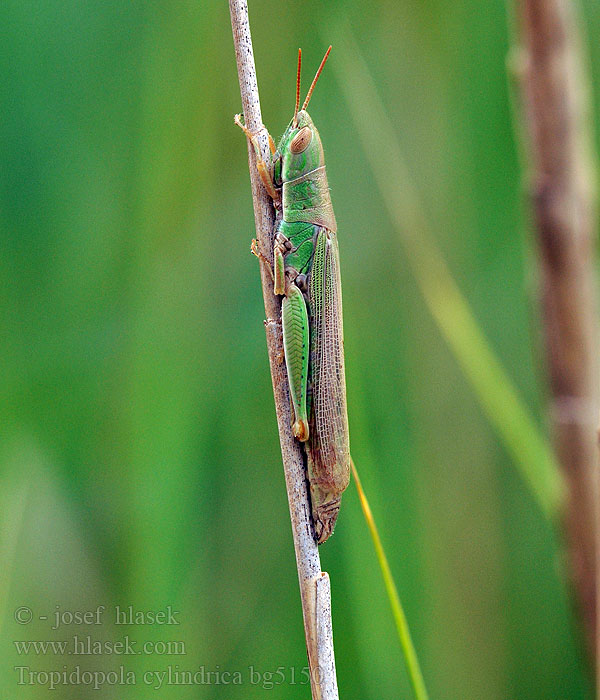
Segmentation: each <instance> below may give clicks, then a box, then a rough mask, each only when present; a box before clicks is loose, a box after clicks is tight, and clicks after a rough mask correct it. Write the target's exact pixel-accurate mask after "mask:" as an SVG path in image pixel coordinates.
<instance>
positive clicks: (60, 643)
mask: <svg viewBox="0 0 600 700" xmlns="http://www.w3.org/2000/svg"><path fill="white" fill-rule="evenodd" d="M14 645H15V649H16V650H17V654H19V656H26V655H34V656H45V655H52V656H63V655H68V656H99V655H102V656H104V655H111V654H114V655H117V656H128V655H137V654H152V655H156V656H184V655H185V653H186V651H185V642H183V641H182V640H167V641H162V640H159V641H152V640H147V641H145V642H143V643H142V644H138V641H137V640H136V639H131V637H129V635H126V636H125V637H123V639H120V640H100V639H94V638H93V637H91V636H90V635H82V636H80V635H77V634H76V635H74V636H73V638H72V639H53V640H47V639H46V640H44V639H39V640H31V639H28V640H15V641H14Z"/></svg>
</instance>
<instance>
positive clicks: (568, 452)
mask: <svg viewBox="0 0 600 700" xmlns="http://www.w3.org/2000/svg"><path fill="white" fill-rule="evenodd" d="M517 9H518V13H519V20H520V33H521V43H522V47H521V50H522V66H521V83H522V92H523V99H524V106H525V109H524V118H525V133H526V136H527V146H528V151H529V161H530V167H531V172H530V173H529V176H530V179H529V185H530V195H531V201H532V206H533V211H534V219H535V226H536V230H537V236H538V250H539V256H540V285H541V289H540V292H541V304H542V324H543V330H544V334H545V346H546V356H547V367H548V373H549V379H550V391H551V398H552V413H551V416H552V427H553V438H554V443H555V448H556V451H557V455H558V458H559V461H560V464H561V467H562V469H563V472H564V475H565V479H566V482H567V485H568V496H567V503H566V512H565V513H564V523H565V529H566V535H567V542H568V549H569V568H570V572H571V577H572V585H573V587H574V591H575V593H576V597H577V606H578V608H579V612H580V614H581V616H582V620H583V626H584V631H585V635H586V638H587V641H588V643H589V647H590V649H591V650H592V655H593V656H594V657H595V658H598V657H597V651H598V642H597V638H596V630H597V629H598V625H597V620H596V614H597V612H596V611H597V604H596V598H597V581H596V576H597V573H596V572H597V570H598V561H597V556H598V547H597V538H598V503H599V500H598V451H597V444H596V428H597V424H598V405H599V402H598V389H599V377H598V351H599V347H598V326H597V311H598V309H597V304H596V284H595V275H594V267H595V264H596V258H595V250H594V239H595V233H596V201H595V188H596V179H595V171H594V160H593V157H592V154H593V146H592V138H591V133H590V123H589V115H588V105H587V99H588V95H587V83H586V80H585V74H584V68H585V64H584V62H583V60H582V52H581V47H580V38H579V36H578V31H577V30H578V26H577V23H576V21H575V20H576V17H575V16H574V8H573V5H572V4H571V3H570V2H569V0H522V1H521V2H517ZM596 666H597V667H598V664H596Z"/></svg>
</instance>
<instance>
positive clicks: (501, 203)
mask: <svg viewBox="0 0 600 700" xmlns="http://www.w3.org/2000/svg"><path fill="white" fill-rule="evenodd" d="M583 10H584V14H585V29H586V34H587V35H588V37H591V38H592V39H593V41H590V44H591V70H592V77H593V83H594V90H595V99H596V102H598V99H599V98H600V95H599V91H600V45H599V44H598V42H597V41H596V38H597V37H598V36H599V34H600V6H599V5H598V3H597V2H596V0H585V2H584V5H583ZM250 11H251V17H250V19H251V23H252V28H253V39H254V47H255V57H256V63H257V71H258V79H259V86H260V89H261V98H262V108H263V118H264V120H265V123H266V124H267V125H268V127H269V129H270V131H271V132H272V133H273V135H274V136H275V137H277V136H278V135H279V134H280V133H282V131H283V129H284V128H285V126H286V124H287V122H288V120H289V118H290V116H291V113H292V109H293V101H294V74H295V62H296V52H297V49H298V46H302V48H303V52H304V59H305V64H304V90H306V86H307V85H308V82H309V80H310V77H311V76H312V74H313V72H314V70H315V68H316V66H317V65H318V62H319V60H320V59H321V56H322V54H323V52H324V50H325V48H326V47H327V45H328V43H329V30H330V29H331V31H333V30H334V29H335V28H336V27H339V24H340V23H341V22H342V21H346V20H349V22H350V25H351V27H352V30H353V33H354V36H355V38H356V40H357V41H358V42H359V45H360V50H361V52H362V54H363V56H364V58H365V60H366V63H367V65H368V67H369V70H370V72H371V75H372V77H373V81H374V84H375V88H376V90H377V92H378V94H379V96H380V97H381V99H382V101H383V103H384V105H385V107H386V110H387V112H388V114H389V116H390V118H391V120H392V122H393V125H394V129H395V137H396V138H397V139H399V141H400V144H401V146H402V149H403V151H404V154H405V157H406V160H407V162H408V163H409V170H410V177H411V180H412V185H413V186H415V187H416V188H417V189H418V191H419V193H420V195H421V198H422V200H423V202H424V205H425V209H426V213H427V216H428V220H429V222H430V225H431V228H432V230H433V232H434V235H435V237H436V240H437V242H438V244H439V246H440V247H441V249H442V251H443V253H444V256H445V258H446V260H447V262H448V264H449V266H450V268H451V270H452V273H453V275H454V277H455V279H456V281H457V283H458V285H459V286H460V288H461V290H462V291H463V292H464V294H465V295H466V297H467V299H468V301H469V302H470V304H471V306H472V308H473V310H474V313H475V316H476V318H477V320H478V322H479V324H480V326H481V328H482V329H483V331H484V332H485V334H486V335H487V337H488V338H489V340H490V342H491V344H492V346H493V348H494V350H495V352H496V353H497V355H498V357H499V358H500V360H501V362H502V363H503V365H504V367H505V368H506V370H507V372H508V374H509V376H510V377H511V379H512V380H513V382H514V383H515V384H516V386H517V387H518V389H519V392H520V394H521V396H522V398H523V401H524V403H525V404H526V405H527V406H528V407H529V409H530V410H531V411H532V412H533V414H534V416H535V420H536V422H537V423H538V424H539V426H540V429H541V430H542V431H546V430H547V428H546V416H545V411H544V404H545V381H544V371H543V363H542V362H541V361H540V358H541V353H540V347H541V346H540V338H539V328H538V322H537V309H536V303H535V288H536V285H535V259H534V255H533V253H534V247H533V245H532V241H531V239H530V234H529V232H528V226H527V217H526V216H525V215H524V206H523V187H522V178H521V171H520V167H519V158H518V149H517V146H516V144H515V139H514V133H513V127H512V116H511V100H510V97H509V83H508V79H507V72H506V58H507V53H508V48H509V35H508V29H507V14H506V7H505V5H504V4H503V3H502V2H499V1H497V0H493V2H489V3H482V2H480V1H479V0H454V1H453V2H440V1H439V0H408V1H407V2H402V3H398V2H396V1H393V0H389V1H383V2H376V3H372V4H370V5H368V4H366V3H359V2H350V1H349V2H340V3H330V4H327V5H325V4H324V3H319V2H314V1H312V2H311V1H304V2H299V1H295V2H292V1H286V0H284V1H283V2H282V1H281V0H279V1H275V0H254V1H252V2H251V7H250ZM0 42H1V46H2V50H1V51H0V75H1V76H2V77H1V79H0V83H1V87H0V100H1V103H0V106H1V112H0V114H1V116H0V231H1V237H2V238H1V252H0V280H1V291H0V329H1V330H0V337H1V341H0V367H1V373H2V380H1V382H0V397H1V398H0V406H1V427H0V436H1V438H0V518H1V520H0V522H1V527H2V530H1V533H2V534H1V539H0V643H1V651H0V654H1V657H2V659H3V661H2V667H1V669H0V689H1V691H2V692H1V694H2V696H3V697H6V698H16V699H19V700H20V699H21V698H47V697H53V698H65V699H67V698H68V699H70V698H78V699H84V700H85V699H87V698H115V699H116V698H118V699H119V700H121V699H128V698H136V699H137V698H144V699H145V700H148V699H149V698H153V697H157V698H162V697H165V698H178V699H179V698H181V699H182V700H185V699H187V698H215V699H217V698H228V699H229V698H231V699H234V698H244V699H250V698H255V697H256V698H258V697H273V698H275V697H277V698H286V699H288V698H289V699H292V698H307V697H309V691H308V688H307V687H306V685H305V684H303V683H304V680H305V679H304V677H303V676H302V669H303V667H304V666H305V663H306V655H305V650H304V639H303V631H302V624H301V613H300V604H299V596H298V588H297V575H296V568H295V562H294V554H293V548H292V541H291V532H290V525H289V518H288V513H287V500H286V495H285V488H284V479H283V473H282V468H281V459H280V453H279V444H278V436H277V430H276V423H275V417H274V410H273V399H272V393H271V386H270V375H269V370H268V363H267V356H266V348H265V337H264V330H263V326H262V320H263V315H264V310H263V308H262V296H261V289H260V283H259V278H258V265H257V262H256V260H255V259H254V258H252V257H251V256H250V253H249V245H250V240H251V238H252V236H253V227H254V219H253V213H252V202H251V197H250V188H249V178H248V170H247V156H246V143H245V139H244V138H243V135H242V134H241V132H240V131H239V129H237V128H235V127H234V125H233V118H232V117H233V114H234V113H235V112H237V111H240V96H239V88H238V82H237V74H236V68H235V61H234V52H233V45H232V38H231V28H230V24H229V13H228V8H227V4H226V3H225V2H206V1H205V2H203V1H202V0H194V1H191V0H181V1H178V2H167V1H166V0H164V1H162V2H161V1H158V0H156V1H147V2H142V1H141V0H140V1H128V0H102V1H101V0H88V1H86V2H81V1H80V0H54V1H53V2H51V1H50V0H37V1H35V2H34V1H32V0H4V1H3V2H2V4H1V6H0ZM339 56H341V52H339V54H338V56H336V47H335V46H334V49H333V52H332V54H331V57H330V64H329V66H328V67H327V68H326V70H325V71H324V73H323V75H322V78H321V80H320V83H319V86H318V88H317V90H316V92H315V95H314V97H313V101H312V103H311V115H312V117H313V118H314V120H315V122H316V124H317V125H318V128H319V130H320V133H321V137H322V139H323V142H324V147H325V153H326V157H327V167H328V175H329V183H330V186H331V189H332V198H333V203H334V207H335V212H336V217H337V221H338V228H339V241H340V249H341V258H342V266H343V289H344V319H345V347H346V371H347V384H348V405H349V418H350V428H351V444H352V451H353V454H354V458H355V460H356V463H357V466H358V468H359V470H360V472H361V474H362V478H363V482H364V486H365V489H366V491H367V494H368V496H369V497H370V500H371V506H372V508H373V511H374V513H375V516H376V519H377V522H378V525H379V528H380V531H381V534H382V538H383V541H384V544H385V546H386V548H387V551H388V554H389V557H390V563H391V566H392V570H393V572H394V574H395V577H396V579H397V583H398V587H399V591H400V594H401V597H402V599H403V602H404V604H405V607H406V613H407V616H408V620H409V623H410V626H411V630H412V632H413V637H414V641H415V645H416V648H417V651H418V653H419V657H420V660H421V663H422V667H423V672H424V676H425V680H426V682H427V685H428V688H429V691H430V694H431V697H432V699H440V700H455V699H456V700H464V699H466V698H468V699H471V698H473V699H477V700H488V699H489V700H491V699H497V700H521V699H523V700H536V699H538V698H539V700H552V699H556V700H559V699H560V700H565V699H571V698H573V699H580V698H590V697H591V692H590V685H589V681H588V677H587V673H586V670H585V663H584V658H583V655H582V653H581V649H580V646H579V640H578V635H577V632H576V630H575V629H574V627H573V624H572V619H571V616H570V608H569V602H568V599H567V594H566V590H565V586H564V583H563V581H562V580H561V575H560V568H561V549H560V543H559V542H558V541H557V538H556V536H555V534H554V533H553V531H552V530H551V528H550V527H549V525H548V523H547V522H546V520H545V519H544V517H543V515H542V513H541V511H540V509H539V507H538V505H537V503H536V502H535V501H534V499H533V497H532V496H531V494H530V492H529V490H528V489H527V487H526V486H525V485H524V483H523V481H522V479H521V477H520V476H519V474H518V472H517V470H516V469H515V467H514V463H513V460H512V459H511V457H510V456H509V455H508V454H507V452H506V450H505V448H504V446H503V444H502V443H501V442H500V441H499V439H498V437H497V435H496V433H495V432H494V431H493V429H492V428H491V427H490V424H489V422H488V420H487V418H486V417H485V416H484V414H483V412H482V409H481V408H480V404H479V402H478V399H477V397H476V396H475V395H474V393H473V391H472V389H471V386H470V385H469V384H468V382H467V380H466V379H465V377H464V375H463V374H462V372H461V370H460V368H459V365H458V363H457V361H456V358H455V357H454V355H453V354H452V353H451V351H450V350H449V348H448V346H447V345H446V343H445V341H444V340H443V338H442V336H441V335H440V333H439V330H438V328H437V326H436V325H435V322H434V321H433V319H432V317H431V315H430V313H429V311H428V309H427V307H426V305H425V303H424V301H423V298H422V295H421V293H420V291H419V288H418V286H417V285H416V283H415V280H414V277H413V275H412V273H411V270H410V268H409V267H408V265H407V263H406V260H405V259H404V258H403V256H401V255H398V252H397V251H398V250H399V248H398V247H397V246H396V245H391V244H390V241H391V239H393V238H394V237H398V236H399V233H398V232H397V231H396V230H395V229H394V227H393V225H392V223H391V221H390V219H389V217H388V215H387V213H386V210H385V207H384V205H383V201H382V198H381V194H380V192H379V191H378V189H377V187H376V185H375V183H374V179H373V175H372V172H371V170H370V165H369V163H368V161H367V159H366V157H365V153H364V151H363V150H362V146H361V144H360V141H359V139H358V138H357V136H356V133H355V129H354V122H353V117H352V116H351V115H352V114H353V110H355V109H356V106H353V105H352V104H349V103H348V101H347V100H346V99H345V96H344V95H345V93H344V91H343V86H342V85H341V84H340V82H339V81H340V80H345V81H352V80H353V75H352V74H349V73H348V72H345V71H344V67H343V66H342V65H334V67H333V68H332V64H334V62H336V61H339V60H340V58H339ZM599 123H600V122H599ZM380 147H381V149H385V148H386V140H385V138H382V140H381V143H380ZM387 176H388V177H389V178H391V179H394V178H395V177H396V175H395V173H393V172H390V173H387ZM402 186H403V183H402V181H398V187H400V188H402ZM321 557H322V565H323V568H324V569H325V570H326V571H328V572H329V574H330V576H331V580H332V589H333V593H332V595H333V618H334V632H335V645H336V657H337V672H338V681H339V687H340V694H341V697H342V698H362V699H363V700H366V699H367V698H373V699H377V700H384V699H388V698H409V697H410V689H409V685H408V681H407V677H406V674H405V671H404V667H403V662H402V657H401V652H400V648H399V643H398V640H397V637H396V633H395V629H394V626H393V622H392V620H391V616H390V613H389V608H388V604H387V601H386V597H385V592H384V589H383V585H382V582H381V578H380V574H379V572H378V568H377V563H376V559H375V556H374V553H373V549H372V545H371V543H370V540H369V536H368V532H367V529H366V526H365V522H364V520H363V517H362V515H361V511H360V507H359V504H358V499H357V495H356V491H355V488H354V485H351V486H350V487H349V489H348V492H347V494H346V495H345V496H344V500H343V507H342V510H341V514H340V518H339V522H338V528H337V531H336V534H335V536H334V537H333V538H332V539H331V540H330V541H329V542H328V543H327V544H326V545H325V546H324V547H323V548H322V549H321ZM99 605H104V606H105V608H106V610H105V612H104V615H103V617H102V623H103V624H101V625H96V626H89V625H74V624H72V625H64V626H62V627H60V628H59V629H57V630H51V629H50V627H51V626H52V625H54V613H55V612H56V611H57V610H58V611H70V612H72V611H77V610H79V611H85V610H96V608H97V607H98V606H99ZM116 605H120V606H122V607H127V606H130V605H131V606H133V608H135V609H136V610H145V611H149V610H154V611H156V610H161V609H162V610H165V609H166V608H167V606H171V607H172V609H173V610H175V611H178V616H177V620H178V622H179V624H178V625H171V626H161V625H156V624H154V625H146V626H142V625H134V626H131V627H126V628H123V627H116V626H114V625H113V624H112V623H113V621H114V609H115V606H116ZM20 606H27V607H29V608H30V609H31V610H32V614H33V617H34V619H33V620H32V622H31V623H29V624H27V625H23V624H21V625H19V624H17V622H16V621H15V619H14V612H15V610H16V609H17V608H19V607H20ZM44 615H45V616H47V617H48V620H46V621H44V620H40V619H39V617H40V616H44ZM74 634H78V635H80V637H86V636H87V635H91V636H92V637H94V638H95V639H99V640H106V641H115V640H118V639H122V638H123V637H124V635H129V637H130V639H131V640H135V641H136V642H137V644H138V646H141V644H142V643H143V642H144V641H154V642H159V643H160V642H166V641H168V640H179V641H183V642H184V644H185V651H186V654H185V656H183V655H180V656H176V655H171V656H169V655H164V654H160V653H154V654H147V655H144V654H139V655H133V656H119V655H116V654H108V653H104V654H101V655H96V656H94V655H85V656H72V655H61V654H57V653H54V654H52V653H48V654H45V655H44V654H39V655H36V654H34V653H33V652H30V653H29V654H25V655H24V654H21V655H19V654H18V653H17V650H16V648H15V645H14V640H71V639H72V638H73V635H74ZM76 665H79V666H80V668H81V671H84V670H88V671H105V672H107V671H109V670H111V669H118V668H119V667H120V666H124V668H125V670H130V671H133V672H134V673H135V674H136V679H137V683H136V685H133V686H119V685H116V686H108V685H105V686H103V688H102V689H101V690H97V691H94V690H92V689H91V688H90V687H89V686H85V685H68V686H64V685H63V686H59V688H58V689H57V690H54V691H51V690H49V688H48V686H47V685H40V684H39V682H36V683H34V684H33V685H25V686H18V685H17V681H18V680H19V672H18V671H16V670H15V669H14V667H15V666H29V667H30V668H31V670H32V671H35V672H37V671H41V670H58V671H62V670H64V667H66V668H67V669H71V668H73V667H74V666H76ZM169 665H170V666H171V667H172V668H173V669H175V667H176V665H177V666H178V668H179V670H187V671H197V670H198V669H199V668H202V667H203V668H204V672H205V679H204V680H205V682H204V684H201V685H194V686H171V687H167V688H165V687H164V686H163V688H162V689H160V690H158V689H157V690H154V689H152V688H151V687H149V686H147V685H145V684H144V682H143V674H144V673H145V672H154V671H164V670H166V669H167V667H168V666H169ZM280 667H281V671H282V674H281V675H279V676H275V675H273V677H272V678H271V683H272V684H273V687H270V685H271V684H270V683H269V676H268V673H269V672H273V673H274V672H276V671H277V669H278V668H280ZM208 672H212V673H213V674H217V676H218V679H219V680H220V681H221V683H220V684H217V683H216V682H215V678H216V677H217V676H215V675H213V676H212V677H208V676H207V675H206V674H208ZM253 672H254V675H252V673H253ZM227 673H229V674H231V676H226V674H227ZM236 673H238V674H240V676H238V678H239V677H241V680H242V685H234V684H233V683H232V682H231V683H229V684H228V683H226V680H227V678H229V680H231V681H233V680H234V678H236V676H235V675H234V674H236ZM257 674H260V675H259V676H258V675H257ZM282 677H283V678H285V684H284V685H280V684H279V683H281V678H282Z"/></svg>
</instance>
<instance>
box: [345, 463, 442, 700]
mask: <svg viewBox="0 0 600 700" xmlns="http://www.w3.org/2000/svg"><path fill="white" fill-rule="evenodd" d="M350 466H351V467H352V474H353V475H354V483H355V484H356V490H357V491H358V497H359V499H360V505H361V507H362V509H363V513H364V515H365V520H366V521H367V525H368V527H369V532H370V533H371V538H372V539H373V545H374V546H375V552H376V554H377V560H378V561H379V566H380V568H381V574H382V576H383V583H384V585H385V590H386V592H387V594H388V598H389V600H390V606H391V608H392V614H393V615H394V622H395V623H396V629H397V630H398V637H399V638H400V645H401V646H402V652H403V654H404V663H405V664H406V670H407V671H408V675H409V678H410V682H411V685H412V687H413V690H414V692H415V697H416V698H417V700H427V699H428V697H429V696H428V695H427V689H426V688H425V681H424V680H423V674H422V673H421V667H420V666H419V659H418V658H417V652H416V651H415V647H414V645H413V642H412V638H411V636H410V630H409V629H408V622H407V620H406V615H405V613H404V608H403V607H402V603H401V602H400V596H399V595H398V589H397V588H396V584H395V582H394V577H393V576H392V571H391V569H390V565H389V563H388V560H387V557H386V555H385V551H384V549H383V545H382V544H381V539H380V537H379V532H378V531H377V526H376V525H375V520H374V519H373V514H372V513H371V508H370V506H369V501H367V497H366V496H365V492H364V491H363V488H362V484H361V482H360V479H359V477H358V472H357V471H356V467H355V466H354V460H353V459H352V458H350Z"/></svg>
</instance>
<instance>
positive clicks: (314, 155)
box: [278, 109, 325, 182]
mask: <svg viewBox="0 0 600 700" xmlns="http://www.w3.org/2000/svg"><path fill="white" fill-rule="evenodd" d="M278 151H279V153H280V154H281V180H282V182H287V181H288V180H294V179H295V178H297V177H300V176H301V175H304V174H305V173H308V172H310V171H311V170H314V169H315V168H319V167H321V166H322V165H324V164H325V159H324V157H323V146H322V145H321V137H320V136H319V132H318V131H317V129H316V127H315V125H314V124H313V121H312V119H311V118H310V115H309V114H308V112H307V111H306V110H304V109H303V110H301V111H300V112H298V113H297V114H296V116H295V118H294V119H293V120H292V122H291V123H290V125H289V126H288V128H287V129H286V131H285V133H284V135H283V136H282V138H281V141H280V143H279V148H278Z"/></svg>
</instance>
